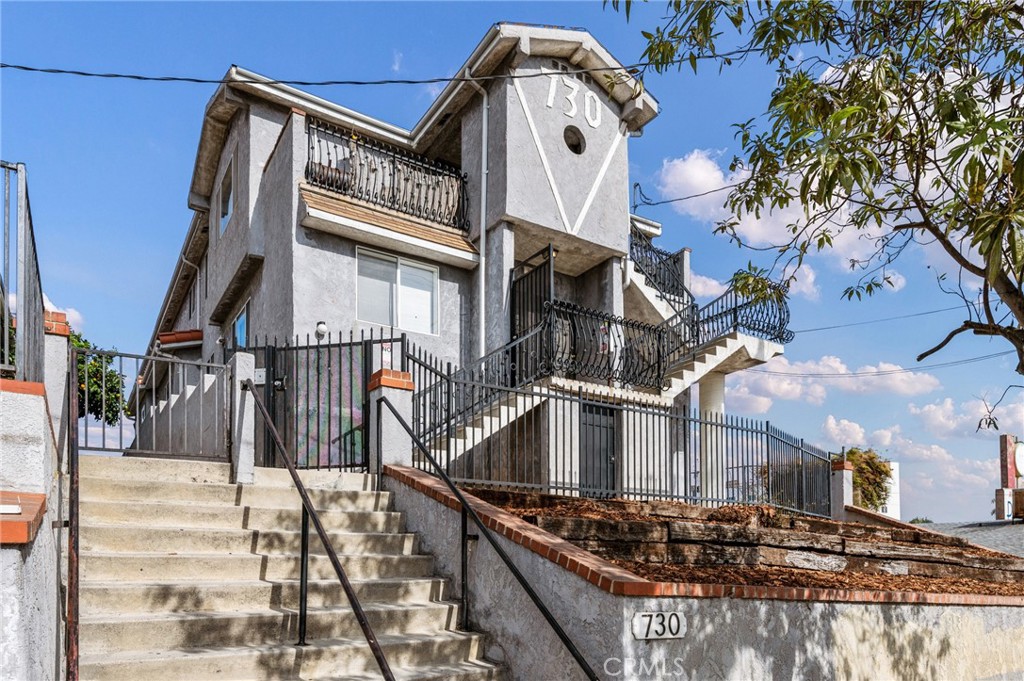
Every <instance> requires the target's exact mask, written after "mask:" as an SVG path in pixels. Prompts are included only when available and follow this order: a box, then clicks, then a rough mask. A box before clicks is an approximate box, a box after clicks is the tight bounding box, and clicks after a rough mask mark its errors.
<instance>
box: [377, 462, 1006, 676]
mask: <svg viewBox="0 0 1024 681" xmlns="http://www.w3.org/2000/svg"><path fill="white" fill-rule="evenodd" d="M385 484H386V486H387V488H388V489H389V490H390V491H392V492H394V494H395V508H396V509H397V510H399V511H402V512H403V513H405V514H406V525H407V527H408V528H409V530H410V531H413V532H416V533H417V534H418V535H419V538H420V545H421V547H422V549H423V550H424V551H428V552H430V553H432V554H433V555H434V556H435V558H436V560H435V566H436V569H437V570H438V571H439V572H440V574H442V575H444V576H445V577H447V578H448V579H449V580H451V582H452V585H453V587H454V588H453V593H454V594H458V593H459V589H460V588H461V584H460V582H459V575H460V572H459V562H458V561H459V541H460V539H459V513H458V512H457V511H454V510H452V509H449V508H448V507H446V506H444V505H442V504H440V503H438V502H436V501H434V500H433V499H430V498H428V497H426V496H425V495H423V494H421V493H419V492H417V491H415V490H414V489H412V488H411V487H408V486H406V485H404V484H402V483H400V482H397V481H396V480H394V479H393V478H390V477H389V478H386V479H385ZM498 541H499V543H500V545H501V546H502V547H503V548H504V549H505V551H506V552H508V553H509V554H510V555H511V557H512V559H513V561H514V562H515V564H516V565H517V567H518V568H519V569H520V570H521V571H522V572H523V573H524V575H525V576H526V577H527V579H528V580H529V581H530V583H531V585H532V586H533V587H534V588H535V589H536V590H537V591H538V592H539V594H540V595H541V597H542V599H543V600H544V602H546V603H547V604H549V605H550V606H551V608H552V610H553V612H554V613H555V615H556V617H557V619H558V620H559V622H560V623H561V624H562V626H563V628H565V630H566V631H567V633H568V634H569V636H570V638H571V639H572V640H573V641H574V642H575V644H576V645H577V646H578V647H579V649H580V650H581V652H582V653H583V655H584V657H585V658H586V659H587V660H588V662H589V663H590V664H591V665H592V666H593V667H594V669H595V671H596V672H597V673H598V675H599V676H601V678H609V679H611V678H621V679H665V678H678V679H701V680H703V679H737V680H741V679H768V678H774V679H896V678H899V679H908V680H914V681H917V680H920V681H926V680H931V679H939V678H944V679H961V678H1003V679H1010V678H1020V676H1021V675H1024V656H1021V655H1020V652H1019V641H1020V640H1021V637H1022V636H1024V608H1019V607H1008V606H985V607H982V606H970V605H956V606H952V605H910V604H899V605H897V604H876V603H842V602H817V601H806V600H793V601H784V600H762V599H754V598H750V599H742V598H679V597H666V598H641V597H626V596H617V595H612V594H610V593H608V592H607V591H605V590H603V589H600V588H598V587H596V586H594V585H593V584H591V583H590V582H588V581H586V580H584V579H583V578H581V577H579V576H577V575H576V574H575V573H572V572H569V571H568V570H566V569H564V568H562V567H559V566H558V565H556V564H555V563H553V562H551V561H550V560H548V559H546V558H543V557H541V556H540V555H538V554H537V553H534V552H533V551H530V550H528V549H526V548H524V547H523V546H521V545H519V544H517V543H513V542H512V541H510V540H508V539H505V538H504V537H499V538H498ZM469 586H470V594H471V596H470V597H471V608H470V611H471V622H472V626H473V627H474V628H475V629H477V630H480V631H484V632H486V633H487V634H489V638H488V644H487V656H488V657H489V658H490V659H493V660H496V661H500V662H502V663H504V664H505V665H507V666H508V668H509V670H510V672H511V674H510V676H511V678H513V679H523V680H528V679H529V680H532V679H555V678H557V679H582V678H584V677H583V674H582V673H581V672H580V670H579V668H578V667H577V666H576V664H575V662H574V661H573V660H572V659H571V657H569V655H568V653H567V652H565V649H564V648H563V646H562V645H561V643H560V642H559V641H558V639H557V638H556V636H555V635H554V634H553V633H552V631H551V629H550V628H549V627H548V625H547V623H546V622H544V621H543V619H542V618H541V616H540V614H539V613H538V611H537V610H536V608H535V607H534V605H533V604H532V603H531V602H530V601H529V600H528V597H527V596H526V595H525V593H524V592H523V591H522V589H521V587H520V586H519V584H518V583H516V582H515V581H514V579H513V578H512V577H511V575H510V573H509V572H508V570H507V568H506V567H505V566H504V565H503V564H501V563H500V561H499V559H498V557H497V554H496V553H495V552H494V551H493V549H491V547H490V546H488V545H487V544H486V542H485V541H484V540H483V539H481V540H480V541H478V542H476V543H475V544H473V545H472V548H471V555H470V570H469ZM644 611H655V612H663V613H670V612H675V613H678V615H679V617H680V618H681V621H682V623H683V626H684V627H685V636H684V637H683V638H680V639H669V640H659V641H641V640H636V639H635V638H634V637H633V634H632V629H631V623H632V619H633V616H634V614H635V613H638V612H644Z"/></svg>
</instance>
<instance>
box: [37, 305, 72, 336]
mask: <svg viewBox="0 0 1024 681" xmlns="http://www.w3.org/2000/svg"><path fill="white" fill-rule="evenodd" d="M43 331H44V332H45V333H48V334H50V335H52V336H64V337H67V336H70V335H71V324H69V323H68V315H67V313H65V312H55V311H54V310H44V311H43Z"/></svg>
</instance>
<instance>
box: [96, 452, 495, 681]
mask: <svg viewBox="0 0 1024 681" xmlns="http://www.w3.org/2000/svg"><path fill="white" fill-rule="evenodd" d="M228 475H229V470H228V466H227V464H216V463H199V462H189V461H167V460H160V459H134V458H113V457H96V456H83V457H82V458H81V466H80V496H81V506H80V513H81V515H80V523H81V530H80V575H81V588H80V612H81V624H80V650H81V654H80V670H81V678H82V679H125V680H132V681H136V680H140V679H146V680H147V681H148V680H150V679H153V680H156V679H209V678H218V679H328V678H331V679H341V678H344V679H376V678H380V673H379V670H378V669H377V666H376V663H375V661H374V659H373V656H372V654H371V652H370V648H369V646H368V645H367V643H366V641H365V639H364V637H363V635H362V632H361V630H360V628H359V625H358V623H357V622H356V619H355V617H354V616H353V615H352V612H351V610H350V608H349V605H348V601H347V599H346V598H345V594H344V592H343V590H342V588H341V585H340V584H339V583H338V580H337V578H336V576H335V575H334V571H333V569H332V568H331V565H330V562H329V560H328V559H327V556H326V555H325V552H324V550H323V547H322V546H321V545H320V541H319V539H318V538H317V536H316V533H315V531H313V530H312V529H311V538H310V550H311V554H312V555H311V556H310V571H309V574H310V582H309V613H308V619H307V622H308V634H307V640H308V641H309V645H308V646H306V647H299V646H296V645H295V642H296V640H297V631H298V629H297V627H298V604H299V582H298V577H299V563H300V561H299V546H300V534H299V529H300V519H301V506H300V502H299V496H298V493H297V492H296V491H295V488H294V486H293V485H292V484H291V480H290V478H289V477H288V474H287V471H284V470H271V469H257V479H256V484H254V485H248V486H241V485H232V484H228ZM303 477H304V482H305V484H306V485H307V486H308V487H309V489H310V495H311V497H312V499H313V501H314V503H316V505H317V507H318V510H319V509H322V510H321V518H322V520H323V523H324V525H325V527H326V528H327V530H328V532H329V533H330V534H331V538H332V542H333V544H334V546H335V548H336V550H337V552H338V554H339V557H340V559H341V562H342V564H343V566H344V567H345V570H346V571H347V572H348V575H349V578H350V579H351V580H352V583H353V586H354V587H355V590H356V592H357V594H358V596H359V598H360V601H361V603H362V605H363V608H364V609H365V610H366V613H367V616H368V618H369V620H370V624H371V625H372V626H373V628H374V632H375V633H376V635H377V638H378V640H379V641H380V643H381V646H382V648H383V650H384V654H385V656H386V657H387V659H388V662H389V663H390V665H391V668H392V670H393V671H394V672H395V673H396V676H397V677H398V678H400V679H409V680H412V679H417V680H428V679H437V680H441V679H451V680H459V681H477V680H481V681H482V680H485V679H488V680H489V679H503V678H504V674H503V671H502V670H501V669H500V668H499V667H497V666H495V665H493V664H491V663H489V662H487V661H486V660H484V659H483V658H482V650H483V643H484V641H483V637H482V635H481V634H477V633H472V632H462V631H457V630H456V622H457V621H458V614H459V613H458V610H459V608H458V605H457V604H456V603H453V602H450V601H448V600H447V597H448V594H447V588H446V582H445V581H444V580H443V579H441V578H438V577H435V576H433V567H434V566H433V558H432V557H431V556H429V555H420V554H417V553H416V548H417V541H416V536H415V535H413V534H409V533H406V532H404V519H403V517H402V514H400V513H396V512H394V511H392V510H391V498H390V495H389V494H388V493H386V492H376V491H373V479H372V477H371V476H366V475H356V474H338V473H337V472H335V473H324V472H317V471H305V472H303Z"/></svg>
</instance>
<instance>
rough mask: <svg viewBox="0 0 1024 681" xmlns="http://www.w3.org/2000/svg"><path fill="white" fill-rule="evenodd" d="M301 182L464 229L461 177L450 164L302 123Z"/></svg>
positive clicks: (463, 178) (464, 199)
mask: <svg viewBox="0 0 1024 681" xmlns="http://www.w3.org/2000/svg"><path fill="white" fill-rule="evenodd" d="M306 137H307V140H308V144H309V154H308V157H307V160H306V181H307V182H309V183H310V184H312V185H315V186H317V187H323V188H324V189H328V190H330V191H334V192H338V193H340V194H345V195H346V196H351V197H352V198H354V199H358V200H360V201H365V202H367V203H371V204H374V205H377V206H382V207H384V208H389V209H391V210H395V211H398V212H400V213H405V214H406V215H411V216H413V217H417V218H421V219H423V220H428V221H430V222H435V223H437V224H439V225H443V226H445V227H451V228H454V229H459V230H462V231H468V230H469V219H468V216H467V197H466V176H465V175H463V174H462V172H461V171H460V170H459V169H458V168H456V167H455V166H452V165H449V164H447V163H444V162H443V161H437V160H434V159H429V158H426V157H425V156H419V155H417V154H413V153H411V152H408V151H405V150H404V149H400V148H398V147H395V146H392V145H390V144H385V143H384V142H379V141H377V140H373V139H369V138H366V137H362V136H360V135H357V134H355V133H354V132H352V131H349V130H345V129H344V128H339V127H336V126H333V125H331V124H329V123H325V122H324V121H321V120H318V119H316V118H313V117H309V118H307V119H306Z"/></svg>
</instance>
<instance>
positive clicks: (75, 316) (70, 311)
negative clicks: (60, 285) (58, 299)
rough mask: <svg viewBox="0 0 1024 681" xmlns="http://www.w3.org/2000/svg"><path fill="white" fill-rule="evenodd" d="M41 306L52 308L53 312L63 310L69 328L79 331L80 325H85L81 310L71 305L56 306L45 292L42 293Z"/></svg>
mask: <svg viewBox="0 0 1024 681" xmlns="http://www.w3.org/2000/svg"><path fill="white" fill-rule="evenodd" d="M43 307H45V308H46V309H47V310H52V311H53V312H63V313H64V314H66V315H67V316H68V324H70V325H71V328H72V329H74V330H75V331H81V330H82V327H83V326H84V325H85V317H83V316H82V313H81V312H79V311H78V310H76V309H75V308H73V307H57V306H56V305H54V304H53V301H52V300H50V297H49V296H47V295H46V294H45V293H44V294H43Z"/></svg>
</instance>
